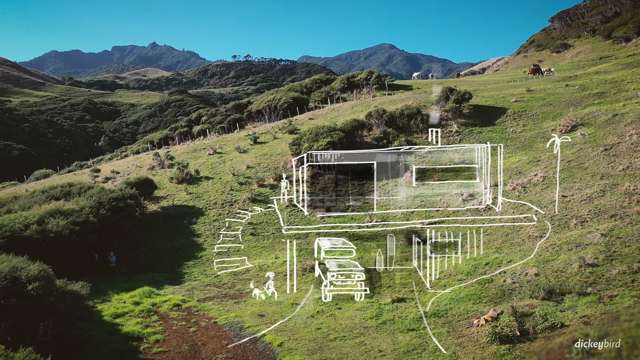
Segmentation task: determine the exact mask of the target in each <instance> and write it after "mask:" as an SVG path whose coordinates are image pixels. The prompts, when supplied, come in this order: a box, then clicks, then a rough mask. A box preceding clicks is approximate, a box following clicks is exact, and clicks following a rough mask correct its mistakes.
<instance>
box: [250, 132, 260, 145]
mask: <svg viewBox="0 0 640 360" xmlns="http://www.w3.org/2000/svg"><path fill="white" fill-rule="evenodd" d="M247 137H248V138H249V141H250V142H251V144H252V145H256V144H257V143H258V142H259V141H260V135H258V134H257V133H256V132H255V131H252V132H250V133H248V134H247Z"/></svg>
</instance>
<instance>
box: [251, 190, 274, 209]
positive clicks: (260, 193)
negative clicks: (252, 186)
mask: <svg viewBox="0 0 640 360" xmlns="http://www.w3.org/2000/svg"><path fill="white" fill-rule="evenodd" d="M271 196H273V194H272V193H271V192H270V191H269V190H267V189H261V188H260V189H256V190H254V191H253V192H252V193H251V196H250V197H249V200H250V201H251V202H252V203H254V204H256V205H267V204H269V203H271Z"/></svg>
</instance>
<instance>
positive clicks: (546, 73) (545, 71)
mask: <svg viewBox="0 0 640 360" xmlns="http://www.w3.org/2000/svg"><path fill="white" fill-rule="evenodd" d="M555 74H556V70H555V69H554V68H543V69H542V75H544V76H553V75H555Z"/></svg>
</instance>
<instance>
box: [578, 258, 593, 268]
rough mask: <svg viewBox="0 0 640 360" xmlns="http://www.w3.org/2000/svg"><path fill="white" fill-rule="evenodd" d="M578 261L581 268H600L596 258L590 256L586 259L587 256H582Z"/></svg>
mask: <svg viewBox="0 0 640 360" xmlns="http://www.w3.org/2000/svg"><path fill="white" fill-rule="evenodd" d="M578 260H579V261H580V263H579V264H580V265H581V267H596V266H598V262H597V261H596V260H595V259H594V258H592V257H590V256H586V257H585V256H580V257H579V258H578Z"/></svg>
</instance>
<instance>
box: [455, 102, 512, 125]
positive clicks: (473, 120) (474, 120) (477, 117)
mask: <svg viewBox="0 0 640 360" xmlns="http://www.w3.org/2000/svg"><path fill="white" fill-rule="evenodd" d="M507 110H508V109H507V108H504V107H501V106H491V105H478V104H472V105H468V108H467V111H466V112H465V114H464V119H461V120H460V125H463V126H470V127H487V126H493V125H495V124H496V121H498V119H500V118H501V117H502V116H503V115H504V114H506V113H507Z"/></svg>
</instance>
